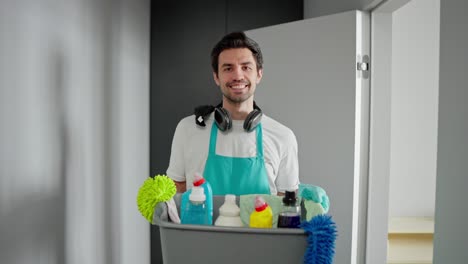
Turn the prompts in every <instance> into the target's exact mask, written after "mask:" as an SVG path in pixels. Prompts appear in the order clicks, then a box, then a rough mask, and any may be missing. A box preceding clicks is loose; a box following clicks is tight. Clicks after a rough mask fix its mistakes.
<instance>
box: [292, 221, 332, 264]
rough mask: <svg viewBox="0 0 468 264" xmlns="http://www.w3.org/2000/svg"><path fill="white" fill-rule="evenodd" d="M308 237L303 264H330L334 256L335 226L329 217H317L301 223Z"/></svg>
mask: <svg viewBox="0 0 468 264" xmlns="http://www.w3.org/2000/svg"><path fill="white" fill-rule="evenodd" d="M301 227H302V228H303V229H304V230H305V232H306V233H307V234H308V235H309V237H308V238H307V243H308V246H307V249H306V252H305V254H304V264H332V263H333V257H334V255H335V240H336V236H337V230H336V224H335V222H333V220H332V217H331V216H329V215H317V216H315V217H314V218H312V219H311V220H310V221H305V222H302V223H301Z"/></svg>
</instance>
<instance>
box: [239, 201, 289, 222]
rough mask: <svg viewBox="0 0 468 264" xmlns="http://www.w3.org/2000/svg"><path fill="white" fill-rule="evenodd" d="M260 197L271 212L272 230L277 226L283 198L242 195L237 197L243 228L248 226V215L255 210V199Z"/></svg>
mask: <svg viewBox="0 0 468 264" xmlns="http://www.w3.org/2000/svg"><path fill="white" fill-rule="evenodd" d="M257 196H260V197H262V198H263V199H264V200H265V202H266V203H267V204H268V206H269V207H270V208H271V211H272V212H273V228H275V227H276V226H277V223H278V215H279V213H280V212H281V208H282V206H283V197H282V196H277V195H272V194H244V195H241V196H239V207H240V210H241V211H240V217H241V219H242V223H244V226H249V222H250V215H251V214H252V211H253V210H255V198H256V197H257Z"/></svg>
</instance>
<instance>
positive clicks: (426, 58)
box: [366, 0, 440, 263]
mask: <svg viewBox="0 0 468 264" xmlns="http://www.w3.org/2000/svg"><path fill="white" fill-rule="evenodd" d="M439 14H440V1H439V0H430V1H421V0H411V1H408V0H406V1H399V0H393V1H385V2H383V3H382V4H381V5H380V6H378V7H377V8H375V9H374V10H372V13H371V25H372V52H371V53H372V80H371V122H370V123H371V125H370V129H371V131H370V134H371V138H370V154H369V156H370V166H369V177H370V179H369V198H368V199H369V209H368V212H369V215H368V219H372V221H368V230H367V232H368V235H367V250H366V252H367V253H366V260H367V261H366V262H367V263H384V261H386V262H387V263H432V235H433V230H434V221H433V219H434V210H435V209H434V208H435V179H436V157H437V113H438V89H439V87H438V83H439V82H438V74H439V24H440V23H439V20H440V19H439ZM389 73H390V74H389ZM384 238H385V239H386V240H387V238H388V240H387V241H383V239H384ZM387 242H388V248H387V249H382V248H380V249H379V248H377V246H376V245H382V244H384V243H387ZM374 247H375V248H374ZM383 256H386V259H383Z"/></svg>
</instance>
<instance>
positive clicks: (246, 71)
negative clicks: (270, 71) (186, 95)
mask: <svg viewBox="0 0 468 264" xmlns="http://www.w3.org/2000/svg"><path fill="white" fill-rule="evenodd" d="M262 73H263V72H262V70H257V64H256V63H255V58H254V57H253V55H252V52H251V51H250V50H249V49H247V48H239V49H227V50H224V51H222V52H221V53H220V54H219V58H218V74H216V73H213V76H214V80H215V82H216V84H217V85H218V86H219V87H220V88H221V92H222V93H223V95H224V97H225V98H226V99H227V100H229V101H231V102H233V103H242V102H244V101H246V100H248V99H249V98H251V97H252V95H253V94H254V92H255V88H256V86H257V84H258V83H260V80H261V79H262Z"/></svg>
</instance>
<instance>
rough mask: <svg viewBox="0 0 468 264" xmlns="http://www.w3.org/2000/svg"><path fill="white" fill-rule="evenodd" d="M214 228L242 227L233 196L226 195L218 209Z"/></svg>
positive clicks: (238, 210)
mask: <svg viewBox="0 0 468 264" xmlns="http://www.w3.org/2000/svg"><path fill="white" fill-rule="evenodd" d="M215 226H232V227H243V226H244V224H243V223H242V220H241V218H240V208H239V206H237V204H236V196H235V195H233V194H226V196H225V198H224V204H223V205H222V206H221V207H220V208H219V216H218V219H216V221H215Z"/></svg>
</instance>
